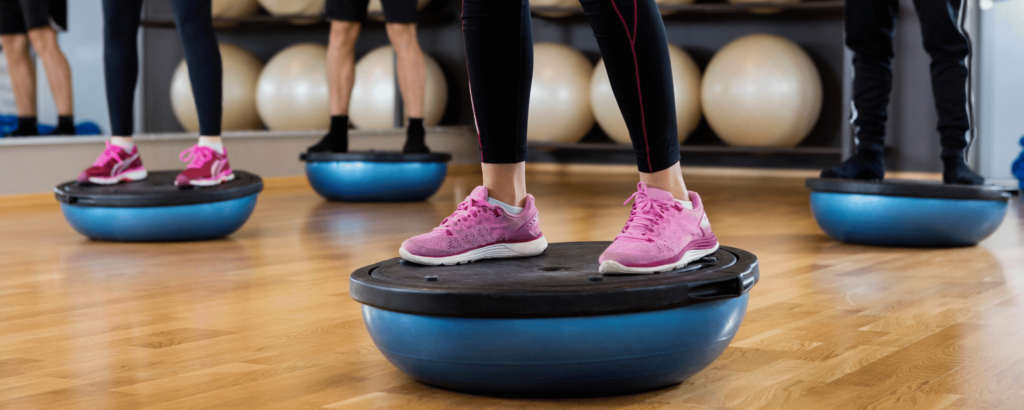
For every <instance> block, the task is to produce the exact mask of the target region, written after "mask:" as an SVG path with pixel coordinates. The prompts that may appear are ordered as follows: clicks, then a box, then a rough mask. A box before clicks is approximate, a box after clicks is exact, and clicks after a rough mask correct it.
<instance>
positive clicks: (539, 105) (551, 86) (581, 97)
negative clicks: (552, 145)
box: [510, 43, 594, 142]
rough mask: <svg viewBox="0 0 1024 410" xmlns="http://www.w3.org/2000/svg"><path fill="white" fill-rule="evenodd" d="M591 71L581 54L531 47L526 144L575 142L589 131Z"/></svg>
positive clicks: (560, 47)
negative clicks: (536, 142) (530, 78)
mask: <svg viewBox="0 0 1024 410" xmlns="http://www.w3.org/2000/svg"><path fill="white" fill-rule="evenodd" d="M593 70H594V68H593V66H592V65H591V64H590V60H587V57H586V56H584V55H583V53H580V52H579V51H576V50H574V49H572V48H570V47H568V46H564V45H562V44H556V43H537V44H536V45H534V46H533V88H532V90H531V91H530V122H529V125H528V126H527V128H526V138H527V139H528V140H530V141H546V142H576V141H578V140H579V139H580V138H583V136H584V135H586V134H587V131H590V129H591V128H592V127H593V126H594V114H593V113H591V112H590V81H589V80H590V75H591V73H592V72H593ZM510 81H512V79H510Z"/></svg>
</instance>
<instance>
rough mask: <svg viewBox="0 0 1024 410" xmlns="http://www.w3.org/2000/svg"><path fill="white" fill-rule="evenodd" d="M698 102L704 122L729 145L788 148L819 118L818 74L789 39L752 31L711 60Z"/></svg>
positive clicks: (819, 84)
mask: <svg viewBox="0 0 1024 410" xmlns="http://www.w3.org/2000/svg"><path fill="white" fill-rule="evenodd" d="M701 102H702V106H703V108H704V117H705V118H707V120H708V124H710V125H711V128H712V129H713V130H714V131H715V133H716V134H718V136H719V137H720V138H721V139H722V140H724V141H725V142H726V143H727V144H729V145H736V146H757V147H793V146H796V145H797V144H799V143H800V141H802V140H803V139H804V138H806V137H807V134H809V133H810V132H811V129H812V128H814V124H816V123H817V122H818V114H820V113H821V77H820V76H819V75H818V69H817V68H816V67H815V66H814V62H813V61H811V58H810V57H808V56H807V53H805V52H804V50H803V49H801V48H800V46H798V45H796V44H795V43H793V42H792V41H789V40H786V39H784V38H782V37H779V36H776V35H771V34H752V35H748V36H745V37H741V38H739V39H736V40H734V41H732V42H731V43H729V44H727V45H726V46H725V47H723V48H722V49H721V50H719V51H718V53H717V54H715V56H714V58H712V59H711V62H710V63H709V64H708V67H707V69H706V70H704V80H703V81H702V83H701Z"/></svg>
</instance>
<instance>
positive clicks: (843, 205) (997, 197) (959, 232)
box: [806, 178, 1010, 247]
mask: <svg viewBox="0 0 1024 410" xmlns="http://www.w3.org/2000/svg"><path fill="white" fill-rule="evenodd" d="M806 184H807V187H808V188H809V189H810V190H811V213H812V214H813V215H814V220H815V221H816V222H817V223H818V226H819V227H821V230H822V231H824V232H825V233H826V234H827V235H828V236H829V237H831V238H832V239H835V240H837V241H840V242H847V243H855V244H862V245H875V246H900V247H950V246H972V245H975V244H977V243H978V242H981V241H982V240H983V239H985V238H987V237H988V236H989V235H991V234H992V233H993V232H995V230H996V229H997V228H999V225H1000V224H1002V222H1003V219H1004V218H1005V217H1006V212H1007V208H1008V202H1009V198H1010V193H1009V192H1008V191H1007V190H1006V189H1005V188H1002V187H999V186H994V185H950V184H943V183H941V182H938V181H909V180H899V179H886V180H884V181H860V180H843V179H818V178H810V179H808V180H807V182H806Z"/></svg>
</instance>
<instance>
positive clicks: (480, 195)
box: [469, 185, 488, 202]
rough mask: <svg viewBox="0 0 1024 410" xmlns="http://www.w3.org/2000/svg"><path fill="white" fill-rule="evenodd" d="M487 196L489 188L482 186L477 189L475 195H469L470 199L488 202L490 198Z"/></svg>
mask: <svg viewBox="0 0 1024 410" xmlns="http://www.w3.org/2000/svg"><path fill="white" fill-rule="evenodd" d="M487 195H488V194H487V187H485V186H483V185H481V186H478V187H476V189H474V190H473V193H471V194H469V197H470V198H476V199H479V200H481V201H484V202H487V198H488V196H487Z"/></svg>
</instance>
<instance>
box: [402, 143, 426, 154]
mask: <svg viewBox="0 0 1024 410" xmlns="http://www.w3.org/2000/svg"><path fill="white" fill-rule="evenodd" d="M402 153H403V154H429V153H430V148H428V147H427V144H424V143H422V142H419V141H406V142H405V146H404V147H402Z"/></svg>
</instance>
